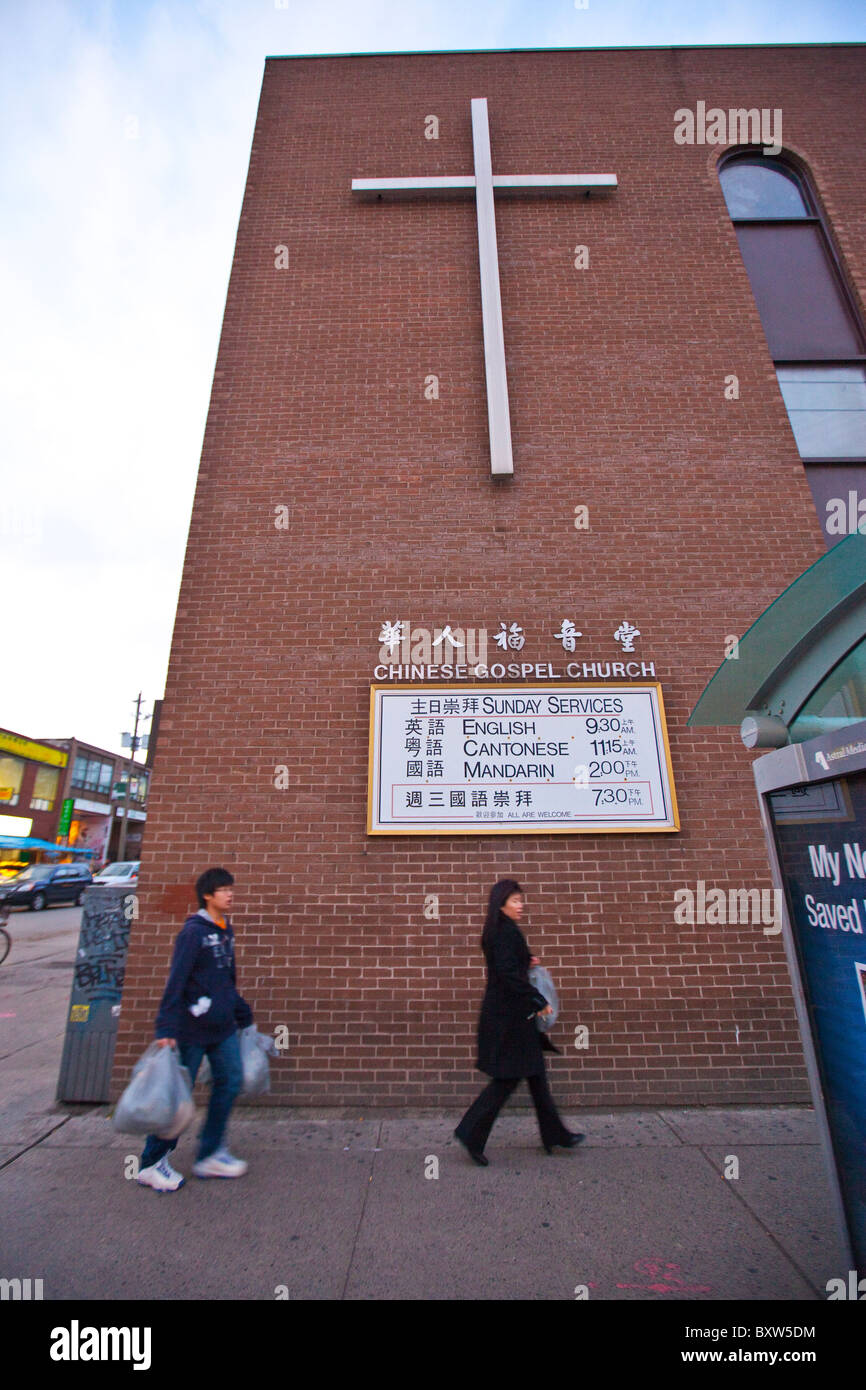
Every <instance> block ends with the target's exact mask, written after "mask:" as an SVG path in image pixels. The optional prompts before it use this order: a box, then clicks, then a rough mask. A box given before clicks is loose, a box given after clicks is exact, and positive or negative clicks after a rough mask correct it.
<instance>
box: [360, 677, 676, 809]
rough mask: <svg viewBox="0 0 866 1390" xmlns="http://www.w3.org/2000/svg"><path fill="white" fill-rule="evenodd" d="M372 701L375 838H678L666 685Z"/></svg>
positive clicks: (471, 691) (461, 691) (391, 695)
mask: <svg viewBox="0 0 866 1390" xmlns="http://www.w3.org/2000/svg"><path fill="white" fill-rule="evenodd" d="M370 696H371V698H370V785H369V799H368V806H369V811H368V820H367V831H368V833H369V834H371V835H377V834H379V835H401V834H402V835H407V834H408V835H413V834H414V835H431V834H449V835H460V834H464V835H467V834H468V835H491V834H493V835H495V834H500V835H514V834H534V835H537V834H538V832H539V831H544V832H546V833H557V832H559V833H563V832H565V833H572V834H574V833H579V832H580V831H591V832H593V833H595V834H598V833H599V832H602V833H603V832H622V831H635V830H637V831H641V830H644V831H646V830H650V831H652V830H655V831H659V830H661V831H672V830H678V829H679V820H678V817H677V804H676V795H675V792H674V784H673V775H672V772H671V760H670V750H669V748H668V739H667V730H666V728H665V717H664V706H663V703H662V695H661V688H660V687H659V685H658V683H657V682H646V683H644V684H641V683H637V682H635V684H633V685H619V686H616V685H611V684H610V683H609V682H607V681H605V682H604V683H603V684H602V685H597V684H586V685H562V686H557V687H556V689H555V690H552V689H551V688H550V686H541V687H537V688H536V687H532V686H498V687H497V688H496V689H495V690H491V689H490V687H489V686H488V685H485V686H480V687H472V686H468V687H467V686H466V685H463V684H461V685H460V686H456V687H454V686H451V687H449V686H436V687H435V688H433V689H429V688H426V689H424V688H419V687H418V686H417V685H412V686H409V687H406V686H393V685H389V686H384V687H383V686H373V688H372V690H371V692H370Z"/></svg>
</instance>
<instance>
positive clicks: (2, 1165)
mask: <svg viewBox="0 0 866 1390" xmlns="http://www.w3.org/2000/svg"><path fill="white" fill-rule="evenodd" d="M71 1119H72V1116H71V1115H64V1116H63V1118H62V1119H60V1120H58V1121H57V1124H56V1125H52V1126H51V1128H50V1129H47V1130H46V1131H45V1133H44V1134H40V1136H39V1138H38V1139H34V1140H33V1143H32V1144H25V1145H24V1148H23V1149H19V1150H18V1152H17V1153H14V1154H13V1155H12V1157H11V1158H7V1159H5V1160H4V1161H2V1162H0V1172H2V1170H3V1169H4V1168H8V1167H9V1165H10V1163H15V1162H16V1160H17V1159H19V1158H21V1157H22V1155H23V1154H28V1153H29V1152H30V1150H31V1149H38V1147H39V1145H40V1144H41V1143H42V1142H43V1141H44V1140H45V1139H47V1138H48V1136H49V1134H56V1133H57V1131H58V1129H62V1128H63V1126H64V1125H66V1124H68V1123H69V1121H70V1120H71Z"/></svg>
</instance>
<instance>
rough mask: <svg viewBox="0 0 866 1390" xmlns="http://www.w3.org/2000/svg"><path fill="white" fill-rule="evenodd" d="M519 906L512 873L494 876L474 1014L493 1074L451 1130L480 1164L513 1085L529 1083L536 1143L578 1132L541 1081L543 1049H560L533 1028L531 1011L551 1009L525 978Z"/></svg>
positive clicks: (566, 1144)
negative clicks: (480, 993)
mask: <svg viewBox="0 0 866 1390" xmlns="http://www.w3.org/2000/svg"><path fill="white" fill-rule="evenodd" d="M522 913H523V889H522V888H521V887H520V884H519V883H517V882H515V880H514V879H513V878H503V879H500V880H499V882H498V883H495V884H494V885H493V887H492V888H491V890H490V901H489V903H488V908H487V921H486V922H485V924H484V934H483V935H482V937H481V949H482V950H483V952H484V957H485V960H486V961H487V989H486V991H485V994H484V999H483V1001H482V1004H481V1017H480V1018H479V1020H478V1061H477V1063H476V1065H477V1067H478V1070H479V1071H483V1072H486V1073H487V1075H488V1076H490V1077H492V1078H493V1080H492V1081H491V1082H490V1084H489V1085H488V1086H485V1088H484V1090H483V1091H482V1092H481V1095H480V1096H479V1097H478V1099H477V1100H476V1101H474V1102H473V1104H472V1105H470V1107H469V1109H468V1110H467V1111H466V1114H465V1115H464V1116H463V1119H462V1120H461V1121H460V1123H459V1125H458V1126H457V1128H456V1129H455V1131H454V1134H455V1137H456V1138H457V1139H459V1140H460V1142H461V1144H462V1145H463V1146H464V1148H465V1149H467V1151H468V1152H469V1154H470V1155H471V1157H472V1158H474V1160H475V1162H476V1163H480V1164H482V1165H483V1166H485V1167H486V1165H487V1159H486V1158H485V1157H484V1145H485V1144H486V1143H487V1137H488V1135H489V1134H490V1131H491V1129H492V1128H493V1122H494V1120H495V1119H496V1116H497V1115H498V1114H499V1111H500V1110H501V1109H502V1106H503V1105H504V1104H505V1102H506V1100H507V1099H508V1097H509V1096H510V1095H511V1093H512V1091H513V1090H514V1088H515V1087H516V1086H517V1085H518V1083H519V1082H520V1081H521V1080H522V1079H523V1078H524V1077H525V1078H526V1080H527V1081H528V1082H529V1089H530V1091H531V1092H532V1099H533V1102H534V1104H535V1113H536V1115H537V1116H538V1127H539V1129H540V1131H541V1142H542V1144H543V1145H544V1147H545V1149H546V1150H547V1152H548V1153H551V1152H552V1151H553V1146H554V1145H555V1144H558V1145H560V1146H561V1147H562V1148H569V1149H570V1148H573V1147H574V1145H575V1144H579V1143H580V1141H581V1139H583V1137H584V1136H583V1135H582V1134H572V1133H571V1132H570V1131H569V1130H567V1129H566V1128H565V1125H564V1124H563V1123H562V1120H561V1119H560V1118H559V1112H558V1111H557V1109H556V1106H555V1105H554V1103H553V1096H552V1095H551V1094H550V1089H549V1087H548V1085H547V1077H546V1075H545V1070H544V1052H545V1051H547V1052H558V1051H559V1048H557V1047H554V1046H553V1044H552V1043H551V1041H550V1039H549V1038H548V1037H547V1035H546V1034H545V1033H541V1032H539V1029H538V1026H537V1024H536V1022H535V1016H536V1014H539V1013H541V1014H544V1013H548V1014H549V1013H552V1009H551V1008H550V1005H549V1004H548V1002H547V1000H546V999H545V998H544V996H543V995H542V994H539V993H538V990H536V989H533V987H532V985H531V984H530V983H529V967H530V965H537V964H538V963H539V962H538V961H537V959H536V958H535V956H533V955H531V954H530V951H529V947H528V946H527V944H526V938H525V937H524V935H523V932H522V931H521V930H520V927H519V926H518V922H519V921H520V918H521V916H522Z"/></svg>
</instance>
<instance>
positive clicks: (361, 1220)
mask: <svg viewBox="0 0 866 1390" xmlns="http://www.w3.org/2000/svg"><path fill="white" fill-rule="evenodd" d="M384 1123H385V1121H384V1120H380V1121H379V1128H378V1130H377V1131H376V1143H375V1144H374V1146H373V1152H372V1154H371V1155H370V1171H369V1173H368V1174H367V1182H366V1185H365V1189H364V1200H363V1202H362V1203H361V1210H360V1212H359V1214H358V1224H357V1226H356V1228H355V1235H354V1238H353V1240H352V1249H351V1251H350V1252H349V1260H348V1263H347V1265H346V1277H345V1279H344V1280H343V1287H342V1289H341V1291H340V1301H341V1302H342V1301H343V1300H344V1299H345V1297H346V1289H347V1288H348V1287H349V1278H350V1276H351V1273H352V1265H353V1264H354V1262H355V1250H356V1249H357V1245H358V1239H359V1237H360V1235H361V1227H362V1226H363V1224H364V1214H365V1212H366V1210H367V1198H368V1197H369V1195H370V1188H371V1187H372V1186H373V1169H374V1168H375V1166H376V1154H377V1153H378V1152H379V1141H380V1139H381V1138H382V1126H383V1124H384Z"/></svg>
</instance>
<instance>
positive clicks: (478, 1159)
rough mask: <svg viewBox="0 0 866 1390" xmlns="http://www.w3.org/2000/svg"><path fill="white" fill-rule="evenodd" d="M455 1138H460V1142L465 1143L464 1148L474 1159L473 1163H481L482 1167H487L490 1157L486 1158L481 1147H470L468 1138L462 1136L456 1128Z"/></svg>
mask: <svg viewBox="0 0 866 1390" xmlns="http://www.w3.org/2000/svg"><path fill="white" fill-rule="evenodd" d="M454 1138H455V1139H459V1140H460V1143H461V1144H462V1145H463V1147H464V1149H465V1150H466V1152H467V1153H468V1155H469V1157H470V1158H471V1159H472V1161H473V1163H477V1164H479V1165H480V1166H481V1167H482V1168H486V1167H487V1165H488V1164H489V1162H490V1159H489V1158H485V1157H484V1155H483V1153H482V1152H481V1150H480V1149H470V1147H469V1145H468V1144H467V1143H466V1140H465V1139H461V1138H460V1135H459V1134H458V1133H457V1130H456V1129H455V1131H454Z"/></svg>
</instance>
